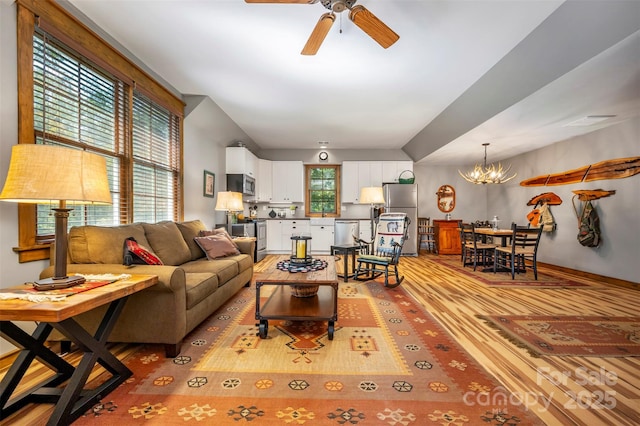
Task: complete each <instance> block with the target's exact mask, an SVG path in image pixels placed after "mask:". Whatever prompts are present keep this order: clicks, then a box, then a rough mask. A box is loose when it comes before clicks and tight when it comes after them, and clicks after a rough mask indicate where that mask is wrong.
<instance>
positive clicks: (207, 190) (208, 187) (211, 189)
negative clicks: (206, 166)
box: [202, 170, 216, 198]
mask: <svg viewBox="0 0 640 426" xmlns="http://www.w3.org/2000/svg"><path fill="white" fill-rule="evenodd" d="M203 185H204V188H203V191H202V195H204V196H205V197H210V198H213V197H214V196H215V187H216V175H215V174H214V173H211V172H210V171H208V170H205V171H204V184H203Z"/></svg>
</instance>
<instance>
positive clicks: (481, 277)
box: [429, 256, 590, 288]
mask: <svg viewBox="0 0 640 426" xmlns="http://www.w3.org/2000/svg"><path fill="white" fill-rule="evenodd" d="M429 260H432V261H434V262H436V263H439V264H441V265H445V266H447V267H449V268H452V269H454V270H455V271H456V272H458V273H460V274H462V275H466V276H467V277H470V278H473V279H474V280H476V281H478V282H480V283H482V284H485V285H487V286H489V287H512V288H570V287H589V286H590V284H588V283H587V282H586V281H581V280H580V279H579V278H577V277H576V278H566V277H563V276H560V275H551V274H548V273H545V272H542V271H540V270H539V269H538V279H537V280H536V279H535V278H534V276H533V271H532V270H531V269H527V271H526V273H520V274H515V278H514V279H511V272H496V273H495V274H494V273H493V270H491V271H489V272H482V270H483V269H484V268H486V267H485V266H477V268H476V270H475V271H474V270H473V266H466V267H465V266H462V261H461V260H460V256H437V257H435V256H434V257H431V258H430V259H429ZM490 267H491V268H493V266H490Z"/></svg>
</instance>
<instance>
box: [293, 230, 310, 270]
mask: <svg viewBox="0 0 640 426" xmlns="http://www.w3.org/2000/svg"><path fill="white" fill-rule="evenodd" d="M310 245H311V237H309V236H303V235H293V236H292V237H291V258H290V259H291V266H300V265H310V264H311V263H312V262H313V259H312V258H311V255H310V254H309V246H310Z"/></svg>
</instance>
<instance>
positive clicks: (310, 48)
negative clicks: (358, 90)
mask: <svg viewBox="0 0 640 426" xmlns="http://www.w3.org/2000/svg"><path fill="white" fill-rule="evenodd" d="M356 1H357V0H245V2H247V3H300V4H302V3H304V4H314V3H318V2H320V3H322V5H323V6H324V7H325V8H327V9H329V10H330V11H331V12H328V13H325V14H323V15H322V16H321V17H320V20H319V21H318V23H317V24H316V26H315V28H314V29H313V31H312V32H311V35H310V36H309V39H308V40H307V44H305V45H304V48H302V52H300V53H301V54H303V55H315V54H316V53H317V52H318V49H320V45H321V44H322V42H323V41H324V38H325V37H326V36H327V34H328V33H329V30H330V29H331V26H332V25H333V21H335V19H336V15H335V14H336V13H341V12H344V11H345V10H347V9H349V19H351V21H353V23H354V24H356V25H357V26H358V27H360V29H361V30H362V31H364V32H365V33H367V34H368V35H369V37H371V38H372V39H374V40H375V41H376V42H377V43H378V44H379V45H380V46H382V47H384V48H385V49H386V48H387V47H389V46H391V45H392V44H393V43H395V42H396V41H398V39H399V38H400V36H399V35H398V34H396V33H395V32H394V31H393V30H392V29H391V28H389V27H388V26H387V25H386V24H385V23H384V22H382V21H381V20H380V19H378V18H377V17H376V16H375V15H374V14H373V13H371V12H369V10H367V9H366V8H365V7H364V6H360V5H357V6H356V5H355V4H356Z"/></svg>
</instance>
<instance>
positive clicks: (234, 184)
mask: <svg viewBox="0 0 640 426" xmlns="http://www.w3.org/2000/svg"><path fill="white" fill-rule="evenodd" d="M227 191H232V192H241V193H243V194H245V195H256V180H255V179H254V178H252V177H251V176H249V175H242V174H232V175H227Z"/></svg>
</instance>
